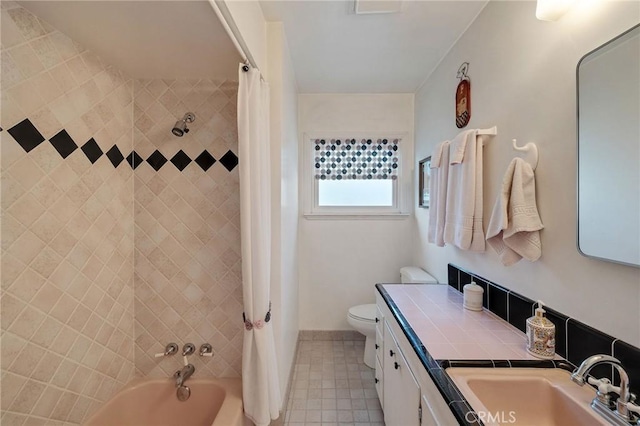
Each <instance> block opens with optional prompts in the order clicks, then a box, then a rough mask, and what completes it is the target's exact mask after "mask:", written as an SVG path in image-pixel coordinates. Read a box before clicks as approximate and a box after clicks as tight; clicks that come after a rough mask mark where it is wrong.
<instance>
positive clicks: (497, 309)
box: [489, 284, 509, 321]
mask: <svg viewBox="0 0 640 426" xmlns="http://www.w3.org/2000/svg"><path fill="white" fill-rule="evenodd" d="M507 294H508V293H507V292H506V291H504V290H503V289H502V287H498V286H495V285H493V284H489V310H491V312H493V313H494V314H496V315H497V316H499V317H500V318H502V319H503V320H505V321H508V320H509V317H508V309H509V307H508V306H507Z"/></svg>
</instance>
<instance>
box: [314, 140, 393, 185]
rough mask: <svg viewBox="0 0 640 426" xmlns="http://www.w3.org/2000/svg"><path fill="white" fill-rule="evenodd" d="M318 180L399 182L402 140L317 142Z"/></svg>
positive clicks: (315, 143) (316, 172)
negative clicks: (387, 180)
mask: <svg viewBox="0 0 640 426" xmlns="http://www.w3.org/2000/svg"><path fill="white" fill-rule="evenodd" d="M312 143H313V144H314V145H315V146H314V149H315V156H314V163H315V178H316V179H321V180H326V179H330V180H342V179H393V180H395V179H397V178H398V167H399V165H400V162H399V158H398V156H399V146H398V145H399V143H400V139H397V138H394V139H391V138H387V139H385V138H380V139H360V140H356V139H353V138H345V139H314V140H312Z"/></svg>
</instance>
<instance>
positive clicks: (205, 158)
mask: <svg viewBox="0 0 640 426" xmlns="http://www.w3.org/2000/svg"><path fill="white" fill-rule="evenodd" d="M194 161H195V162H196V163H198V166H200V167H202V170H204V171H205V172H206V171H207V170H209V168H210V167H211V166H213V165H214V163H215V162H216V159H215V158H213V156H212V155H211V154H209V151H207V150H206V149H205V150H204V151H202V154H200V155H198V156H197V157H196V159H195V160H194Z"/></svg>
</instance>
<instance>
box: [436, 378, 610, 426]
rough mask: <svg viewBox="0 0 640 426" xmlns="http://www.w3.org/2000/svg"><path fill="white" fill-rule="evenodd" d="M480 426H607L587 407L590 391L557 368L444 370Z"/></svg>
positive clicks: (592, 394)
mask: <svg viewBox="0 0 640 426" xmlns="http://www.w3.org/2000/svg"><path fill="white" fill-rule="evenodd" d="M446 372H447V374H448V375H449V377H451V379H452V380H453V382H454V383H455V384H456V386H457V387H458V389H460V392H462V395H463V396H464V397H465V398H466V399H467V402H468V403H469V405H470V406H471V408H472V409H473V410H474V411H475V412H476V414H477V416H478V417H479V418H480V420H481V421H482V422H483V423H484V424H485V425H535V426H554V425H558V426H560V425H562V426H569V425H576V426H586V425H607V424H608V423H607V422H606V421H605V420H604V419H603V418H601V417H600V416H599V415H598V414H596V413H595V412H594V411H593V409H592V408H591V406H590V404H591V401H592V400H593V398H594V397H595V394H596V393H595V390H594V389H593V388H591V387H590V386H584V387H580V386H578V385H576V384H575V383H573V382H572V381H571V378H570V375H571V374H570V373H569V372H568V371H565V370H562V369H558V368H467V367H452V368H448V369H447V370H446Z"/></svg>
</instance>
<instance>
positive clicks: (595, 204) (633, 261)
mask: <svg viewBox="0 0 640 426" xmlns="http://www.w3.org/2000/svg"><path fill="white" fill-rule="evenodd" d="M577 79H578V250H579V251H580V253H582V254H583V255H585V256H589V257H594V258H598V259H601V260H608V261H612V262H617V263H623V264H626V265H632V266H636V267H638V266H640V25H637V26H635V27H633V28H631V29H630V30H628V31H626V32H625V33H623V34H621V35H620V36H618V37H616V38H614V39H613V40H611V41H609V42H608V43H606V44H604V45H603V46H600V47H599V48H597V49H596V50H594V51H592V52H590V53H588V54H587V55H585V56H584V57H583V58H582V59H581V60H580V62H579V63H578V69H577Z"/></svg>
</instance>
